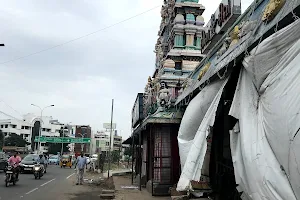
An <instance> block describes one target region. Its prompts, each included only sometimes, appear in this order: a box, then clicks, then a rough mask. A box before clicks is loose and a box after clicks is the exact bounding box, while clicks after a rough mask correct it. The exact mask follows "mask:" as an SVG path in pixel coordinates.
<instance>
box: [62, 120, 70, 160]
mask: <svg viewBox="0 0 300 200" xmlns="http://www.w3.org/2000/svg"><path fill="white" fill-rule="evenodd" d="M71 123H72V122H69V123H68V124H67V127H68V131H69V124H71ZM62 131H63V132H62V143H61V155H63V151H64V138H65V127H64V126H63V130H62Z"/></svg>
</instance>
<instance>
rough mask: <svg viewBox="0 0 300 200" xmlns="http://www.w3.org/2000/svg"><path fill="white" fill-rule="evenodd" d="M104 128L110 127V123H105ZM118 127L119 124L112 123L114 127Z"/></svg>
mask: <svg viewBox="0 0 300 200" xmlns="http://www.w3.org/2000/svg"><path fill="white" fill-rule="evenodd" d="M103 128H105V129H110V123H103ZM116 128H117V124H116V123H113V124H112V129H116Z"/></svg>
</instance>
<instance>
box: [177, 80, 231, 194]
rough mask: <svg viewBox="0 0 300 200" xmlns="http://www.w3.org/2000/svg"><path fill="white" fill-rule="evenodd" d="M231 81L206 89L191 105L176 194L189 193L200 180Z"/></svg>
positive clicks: (184, 125) (182, 137)
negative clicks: (211, 133) (193, 182)
mask: <svg viewBox="0 0 300 200" xmlns="http://www.w3.org/2000/svg"><path fill="white" fill-rule="evenodd" d="M227 81H228V78H226V79H224V80H219V81H218V82H216V83H213V84H211V85H209V86H207V87H206V88H204V89H203V90H202V91H201V92H200V93H199V94H198V95H197V96H196V97H195V98H194V99H193V100H192V101H191V103H190V104H189V106H188V108H187V109H186V111H185V113H184V116H183V119H182V122H181V124H180V129H179V136H178V143H179V153H180V158H181V166H182V173H181V176H180V179H179V182H178V184H177V191H186V190H190V189H191V188H190V181H191V180H200V177H201V169H202V166H203V161H204V158H205V154H206V150H207V140H206V138H207V136H208V134H209V128H210V126H213V124H214V120H215V115H216V111H217V108H218V105H219V101H220V98H221V95H222V92H223V89H224V86H225V85H226V83H227Z"/></svg>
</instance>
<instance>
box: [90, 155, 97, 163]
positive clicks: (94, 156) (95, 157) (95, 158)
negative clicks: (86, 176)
mask: <svg viewBox="0 0 300 200" xmlns="http://www.w3.org/2000/svg"><path fill="white" fill-rule="evenodd" d="M97 160H98V155H97V154H93V155H92V158H91V161H92V162H95V161H97Z"/></svg>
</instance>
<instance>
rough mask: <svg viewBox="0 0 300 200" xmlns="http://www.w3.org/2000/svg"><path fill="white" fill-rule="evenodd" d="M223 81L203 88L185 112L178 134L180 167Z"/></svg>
mask: <svg viewBox="0 0 300 200" xmlns="http://www.w3.org/2000/svg"><path fill="white" fill-rule="evenodd" d="M223 83H224V80H220V81H216V82H214V83H212V84H210V85H209V86H207V87H205V88H203V89H202V90H201V91H200V92H199V94H198V95H197V96H195V97H194V98H193V99H192V100H191V102H190V103H189V105H188V107H187V108H186V110H185V113H184V116H183V118H182V120H181V124H180V127H179V132H178V146H179V154H180V161H181V166H182V167H183V166H184V163H185V161H186V158H187V155H188V153H189V151H190V147H191V144H192V143H193V140H194V137H195V135H196V132H197V130H198V128H199V126H200V124H201V122H202V120H203V118H204V116H205V113H206V112H207V110H208V108H209V106H210V105H211V102H212V100H213V99H214V97H215V96H216V94H217V93H218V91H219V90H220V88H221V86H222V84H223Z"/></svg>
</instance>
